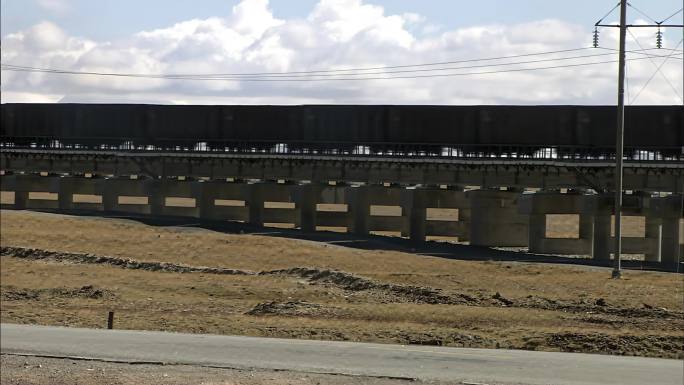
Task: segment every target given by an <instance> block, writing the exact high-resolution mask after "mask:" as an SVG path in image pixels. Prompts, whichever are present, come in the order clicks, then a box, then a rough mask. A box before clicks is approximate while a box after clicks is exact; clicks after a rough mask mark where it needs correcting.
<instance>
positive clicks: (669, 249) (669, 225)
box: [647, 195, 684, 269]
mask: <svg viewBox="0 0 684 385" xmlns="http://www.w3.org/2000/svg"><path fill="white" fill-rule="evenodd" d="M683 199H684V196H682V195H670V196H667V197H659V198H651V207H650V209H651V212H650V215H651V216H653V217H655V218H652V219H651V221H650V222H651V223H650V226H647V230H648V229H649V227H650V231H651V232H653V233H656V232H657V234H658V235H659V236H660V250H659V251H660V262H661V263H662V264H663V266H664V267H667V268H672V269H676V268H677V267H678V266H679V263H680V261H681V257H682V248H684V246H683V245H682V244H680V237H681V232H682V229H681V219H682V217H683V216H684V202H683ZM654 254H655V253H654ZM651 258H652V259H653V258H654V255H653V254H652V255H651Z"/></svg>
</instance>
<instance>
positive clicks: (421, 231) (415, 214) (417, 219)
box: [401, 188, 429, 242]
mask: <svg viewBox="0 0 684 385" xmlns="http://www.w3.org/2000/svg"><path fill="white" fill-rule="evenodd" d="M428 193H429V192H428V191H426V190H423V189H420V188H413V189H404V190H402V191H401V211H402V216H404V218H406V225H407V227H408V228H407V231H406V233H407V235H408V237H409V239H411V240H412V241H414V242H425V234H426V228H427V202H426V200H427V194H428Z"/></svg>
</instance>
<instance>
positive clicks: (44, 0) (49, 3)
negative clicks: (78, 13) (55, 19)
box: [36, 0, 71, 14]
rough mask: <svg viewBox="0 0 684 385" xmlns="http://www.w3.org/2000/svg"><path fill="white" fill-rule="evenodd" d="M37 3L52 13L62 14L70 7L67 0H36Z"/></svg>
mask: <svg viewBox="0 0 684 385" xmlns="http://www.w3.org/2000/svg"><path fill="white" fill-rule="evenodd" d="M36 2H37V3H38V5H39V6H40V7H41V8H43V9H46V10H48V11H50V12H53V13H58V14H62V13H65V12H67V11H69V9H70V8H71V5H70V4H69V2H68V0H36Z"/></svg>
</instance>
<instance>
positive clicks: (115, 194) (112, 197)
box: [97, 178, 119, 213]
mask: <svg viewBox="0 0 684 385" xmlns="http://www.w3.org/2000/svg"><path fill="white" fill-rule="evenodd" d="M118 182H119V181H118V180H117V179H110V178H102V179H99V180H98V181H97V190H98V194H99V195H100V196H101V197H102V210H103V211H104V212H106V213H110V212H114V211H116V207H117V205H118V203H119V183H118Z"/></svg>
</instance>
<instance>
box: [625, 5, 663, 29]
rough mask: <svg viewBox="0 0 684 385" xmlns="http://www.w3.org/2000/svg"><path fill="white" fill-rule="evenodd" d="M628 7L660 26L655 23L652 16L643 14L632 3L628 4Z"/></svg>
mask: <svg viewBox="0 0 684 385" xmlns="http://www.w3.org/2000/svg"><path fill="white" fill-rule="evenodd" d="M627 5H628V6H629V7H630V8H632V9H633V10H635V11H637V12H639V13H640V14H641V15H642V16H644V17H645V18H647V19H649V20H650V21H652V22H653V23H655V24H659V23H658V22H657V21H655V19H654V18H652V17H651V16H649V15H647V14H646V13H645V12H642V11H641V10H640V9H639V8H637V7H635V6H633V5H632V4H631V3H630V2H627Z"/></svg>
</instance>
